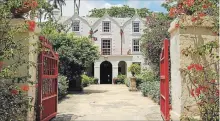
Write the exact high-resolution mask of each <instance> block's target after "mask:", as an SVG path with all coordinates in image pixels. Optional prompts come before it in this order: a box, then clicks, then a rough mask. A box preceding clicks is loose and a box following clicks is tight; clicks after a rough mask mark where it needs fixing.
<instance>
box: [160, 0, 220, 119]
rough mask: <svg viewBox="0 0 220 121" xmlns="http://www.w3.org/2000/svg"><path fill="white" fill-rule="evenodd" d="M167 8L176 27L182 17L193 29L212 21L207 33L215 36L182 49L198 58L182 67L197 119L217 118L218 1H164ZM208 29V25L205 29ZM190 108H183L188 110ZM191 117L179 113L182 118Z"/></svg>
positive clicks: (183, 52)
mask: <svg viewBox="0 0 220 121" xmlns="http://www.w3.org/2000/svg"><path fill="white" fill-rule="evenodd" d="M163 6H165V7H166V8H167V9H168V10H169V16H170V17H177V19H176V20H177V23H176V25H175V26H176V27H177V28H179V27H181V28H183V29H184V26H183V25H182V23H183V22H184V21H186V20H185V19H184V18H186V17H183V16H189V17H190V18H191V22H192V27H193V28H194V29H195V30H196V29H198V28H197V26H200V25H202V24H203V23H204V21H208V22H209V23H212V26H211V27H210V32H212V33H213V36H216V39H215V40H213V41H210V42H207V43H204V44H200V45H199V46H195V47H192V46H189V47H187V48H184V49H182V50H181V52H182V54H183V55H184V56H185V57H186V58H188V57H194V58H197V59H196V60H193V61H192V63H191V64H190V65H188V66H187V67H186V68H182V69H181V72H182V73H181V74H183V75H184V77H185V79H184V80H185V81H186V84H187V87H188V91H189V93H190V95H191V96H192V97H193V98H194V100H195V102H196V105H197V107H198V109H199V113H200V118H201V120H204V121H218V120H219V55H218V52H219V37H218V36H219V1H218V0H181V1H177V0H168V1H167V2H166V3H164V4H163ZM206 29H209V28H206ZM204 59H206V60H207V61H204ZM188 108H189V107H185V109H186V110H188ZM191 119H192V117H189V116H187V115H183V116H182V120H191Z"/></svg>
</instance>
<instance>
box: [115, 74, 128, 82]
mask: <svg viewBox="0 0 220 121" xmlns="http://www.w3.org/2000/svg"><path fill="white" fill-rule="evenodd" d="M126 77H127V76H126V75H122V74H119V75H118V77H117V78H118V83H120V84H124V83H125V79H126Z"/></svg>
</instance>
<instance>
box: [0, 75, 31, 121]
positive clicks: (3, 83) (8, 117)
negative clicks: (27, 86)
mask: <svg viewBox="0 0 220 121" xmlns="http://www.w3.org/2000/svg"><path fill="white" fill-rule="evenodd" d="M0 89H1V90H0V104H1V105H0V114H1V115H0V121H25V120H26V116H27V111H28V107H29V105H28V102H29V97H27V96H26V93H24V92H22V91H18V94H12V93H11V90H12V89H13V90H14V89H18V87H16V86H15V85H14V84H13V83H8V80H3V79H0Z"/></svg>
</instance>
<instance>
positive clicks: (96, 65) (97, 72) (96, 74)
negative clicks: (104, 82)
mask: <svg viewBox="0 0 220 121" xmlns="http://www.w3.org/2000/svg"><path fill="white" fill-rule="evenodd" d="M94 77H95V78H98V80H99V81H98V83H99V84H100V62H95V63H94Z"/></svg>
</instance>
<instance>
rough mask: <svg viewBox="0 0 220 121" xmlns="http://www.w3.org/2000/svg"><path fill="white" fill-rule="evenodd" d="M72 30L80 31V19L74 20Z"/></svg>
mask: <svg viewBox="0 0 220 121" xmlns="http://www.w3.org/2000/svg"><path fill="white" fill-rule="evenodd" d="M72 31H74V32H79V21H74V22H73V25H72Z"/></svg>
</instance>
